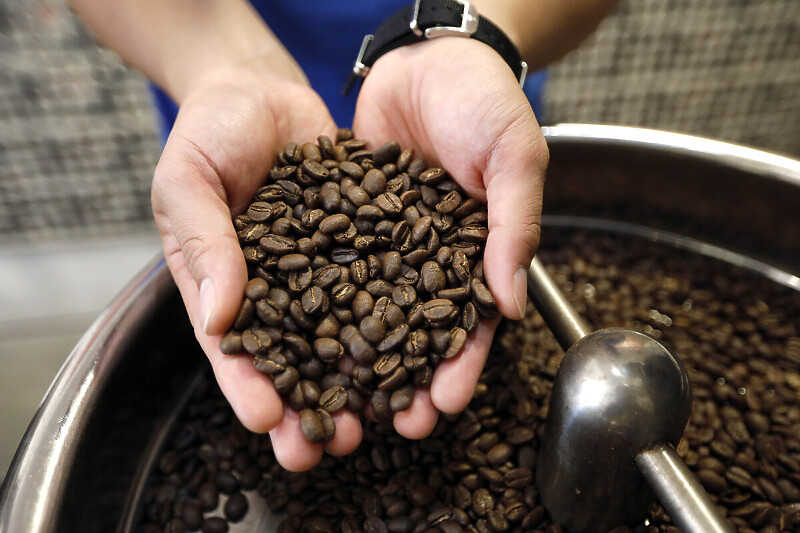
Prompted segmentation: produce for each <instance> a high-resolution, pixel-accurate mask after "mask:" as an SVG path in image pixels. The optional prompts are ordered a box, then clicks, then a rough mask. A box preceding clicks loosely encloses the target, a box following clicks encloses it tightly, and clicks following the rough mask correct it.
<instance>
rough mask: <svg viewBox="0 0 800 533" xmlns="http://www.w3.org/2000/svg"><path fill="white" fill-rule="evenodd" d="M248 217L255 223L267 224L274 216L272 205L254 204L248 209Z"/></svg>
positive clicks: (265, 203) (264, 203)
mask: <svg viewBox="0 0 800 533" xmlns="http://www.w3.org/2000/svg"><path fill="white" fill-rule="evenodd" d="M247 216H248V217H250V220H252V221H253V222H265V221H267V220H269V219H270V218H271V216H272V205H270V204H269V203H267V202H253V203H252V204H250V207H248V208H247Z"/></svg>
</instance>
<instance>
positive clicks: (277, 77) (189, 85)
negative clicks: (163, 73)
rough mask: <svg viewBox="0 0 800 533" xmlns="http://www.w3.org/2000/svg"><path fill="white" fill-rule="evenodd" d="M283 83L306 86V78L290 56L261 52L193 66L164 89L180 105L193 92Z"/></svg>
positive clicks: (265, 86) (307, 84) (264, 86)
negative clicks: (193, 67) (254, 55)
mask: <svg viewBox="0 0 800 533" xmlns="http://www.w3.org/2000/svg"><path fill="white" fill-rule="evenodd" d="M284 84H285V85H293V86H302V87H309V82H308V78H306V76H305V74H304V73H303V71H302V69H301V68H300V66H299V65H298V64H297V63H296V62H295V61H294V59H293V58H292V57H291V56H288V54H287V55H286V56H285V57H281V56H280V55H278V56H276V55H269V54H263V55H260V56H256V57H252V58H249V59H247V60H243V61H238V62H231V63H228V64H225V63H222V64H216V65H213V66H206V68H203V69H197V70H196V71H195V72H193V73H192V74H191V75H187V76H185V77H182V78H181V79H180V81H177V80H176V82H175V83H173V84H170V88H169V89H168V92H169V93H170V94H171V96H172V97H173V98H174V99H175V101H176V102H177V103H178V104H182V103H183V102H184V101H186V100H187V99H189V98H190V97H191V96H192V95H194V94H198V93H204V92H207V91H208V90H210V89H212V88H215V87H220V86H222V87H226V86H227V87H230V86H238V87H242V88H245V89H247V88H254V89H255V88H259V87H263V88H268V87H273V88H274V86H277V85H284Z"/></svg>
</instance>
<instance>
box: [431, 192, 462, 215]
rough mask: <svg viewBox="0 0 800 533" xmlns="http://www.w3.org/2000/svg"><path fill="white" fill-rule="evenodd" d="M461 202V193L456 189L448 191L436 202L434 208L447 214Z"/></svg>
mask: <svg viewBox="0 0 800 533" xmlns="http://www.w3.org/2000/svg"><path fill="white" fill-rule="evenodd" d="M460 204H461V195H460V194H459V193H458V191H450V192H449V193H447V194H446V195H445V196H444V198H442V200H441V201H440V202H439V203H437V204H436V210H437V211H438V212H439V213H442V214H449V213H452V212H453V211H455V209H456V208H457V207H458V206H459V205H460Z"/></svg>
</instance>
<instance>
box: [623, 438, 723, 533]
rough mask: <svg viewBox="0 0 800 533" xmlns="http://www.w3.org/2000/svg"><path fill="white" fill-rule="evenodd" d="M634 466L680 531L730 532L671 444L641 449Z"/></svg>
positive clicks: (694, 532) (697, 532) (691, 532)
mask: <svg viewBox="0 0 800 533" xmlns="http://www.w3.org/2000/svg"><path fill="white" fill-rule="evenodd" d="M636 465H637V466H638V467H639V469H640V470H641V471H642V474H644V477H645V478H646V479H647V481H648V483H650V486H651V487H652V488H653V490H654V491H655V493H656V496H657V497H658V501H659V502H661V505H663V506H664V508H665V509H666V510H667V514H669V516H670V518H672V521H673V522H675V524H676V525H677V526H678V527H679V528H680V529H681V531H685V532H686V533H734V529H733V527H732V526H731V525H730V524H729V523H728V522H726V521H725V519H724V518H722V516H721V515H720V514H719V511H717V508H716V507H715V506H714V504H713V503H712V502H711V500H710V499H709V497H708V494H706V491H705V490H704V489H703V487H702V485H700V482H699V481H697V478H696V477H695V476H694V474H692V472H691V470H689V468H688V467H687V466H686V463H684V462H683V459H681V458H680V456H679V455H678V452H676V451H675V449H674V448H673V447H672V446H670V445H669V444H656V445H654V446H651V447H649V448H647V449H644V450H642V451H641V452H639V453H638V454H637V455H636Z"/></svg>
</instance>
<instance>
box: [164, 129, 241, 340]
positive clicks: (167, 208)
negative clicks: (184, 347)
mask: <svg viewBox="0 0 800 533" xmlns="http://www.w3.org/2000/svg"><path fill="white" fill-rule="evenodd" d="M152 197H153V210H154V213H155V216H156V219H157V222H158V225H159V228H160V229H161V231H162V235H164V236H165V239H166V238H167V237H169V238H171V239H174V242H175V244H176V245H177V249H178V250H180V252H181V254H182V255H183V259H184V262H185V265H186V269H188V272H189V273H190V274H191V277H192V280H193V281H194V285H195V287H196V290H197V291H198V292H199V298H198V300H197V303H196V304H195V305H194V307H193V308H192V309H191V310H190V315H191V316H192V318H193V322H194V324H195V326H196V327H199V328H200V330H201V331H203V332H204V333H205V334H207V335H219V334H221V333H224V331H225V329H226V328H227V327H228V326H229V325H230V323H231V322H232V321H233V319H234V317H235V315H236V312H237V311H238V308H239V305H240V303H241V298H242V293H243V292H244V286H245V284H246V283H247V268H246V266H245V261H244V257H243V255H242V250H241V248H240V246H239V242H238V239H237V237H236V232H235V231H234V228H233V224H232V223H231V214H230V210H229V208H228V204H227V198H226V195H225V192H224V190H223V189H222V185H221V182H220V178H219V176H217V175H216V171H215V170H214V168H213V167H212V165H211V164H210V163H209V161H208V160H207V159H206V158H205V156H204V155H203V154H202V153H200V152H199V149H198V148H196V147H195V146H193V145H191V144H189V143H187V142H186V141H185V140H183V139H182V138H180V137H175V138H173V137H170V141H169V142H168V143H167V146H166V147H165V149H164V154H163V155H162V158H161V161H159V163H158V167H157V168H156V173H155V177H154V179H153V192H152ZM165 251H166V250H165ZM179 288H180V290H181V292H182V293H183V292H184V291H187V290H191V287H190V286H189V285H186V284H184V285H179ZM184 299H185V296H184Z"/></svg>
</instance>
